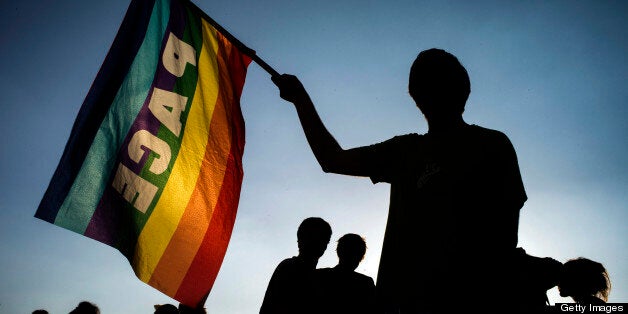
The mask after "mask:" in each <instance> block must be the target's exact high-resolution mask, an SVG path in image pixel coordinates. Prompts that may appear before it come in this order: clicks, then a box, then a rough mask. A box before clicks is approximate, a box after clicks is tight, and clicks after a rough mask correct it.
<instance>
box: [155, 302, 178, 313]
mask: <svg viewBox="0 0 628 314" xmlns="http://www.w3.org/2000/svg"><path fill="white" fill-rule="evenodd" d="M154 314H179V309H178V308H177V307H176V306H174V305H173V304H156V305H155V312H154Z"/></svg>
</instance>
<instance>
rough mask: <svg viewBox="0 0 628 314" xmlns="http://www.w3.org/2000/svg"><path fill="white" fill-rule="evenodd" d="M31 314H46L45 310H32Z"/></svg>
mask: <svg viewBox="0 0 628 314" xmlns="http://www.w3.org/2000/svg"><path fill="white" fill-rule="evenodd" d="M32 314H48V311H46V310H34V311H33V313H32Z"/></svg>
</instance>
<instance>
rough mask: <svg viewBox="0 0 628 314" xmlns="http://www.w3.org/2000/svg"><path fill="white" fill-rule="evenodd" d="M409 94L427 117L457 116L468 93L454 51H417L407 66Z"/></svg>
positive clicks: (468, 83)
mask: <svg viewBox="0 0 628 314" xmlns="http://www.w3.org/2000/svg"><path fill="white" fill-rule="evenodd" d="M408 90H409V92H410V96H412V99H414V101H415V102H416V104H417V106H418V107H419V109H420V110H421V112H422V113H423V115H425V118H426V119H427V120H428V121H430V120H431V119H434V118H435V117H436V118H438V117H442V116H461V115H462V113H463V112H464V106H465V104H466V102H467V99H468V98H469V94H470V93H471V83H470V81H469V74H468V73H467V70H466V69H465V68H464V67H463V66H462V64H461V63H460V62H459V61H458V58H456V57H455V56H454V55H452V54H451V53H449V52H446V51H444V50H442V49H437V48H432V49H428V50H424V51H421V52H420V53H419V55H418V56H417V58H416V59H415V61H414V63H413V64H412V68H411V69H410V79H409V84H408Z"/></svg>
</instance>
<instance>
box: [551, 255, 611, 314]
mask: <svg viewBox="0 0 628 314" xmlns="http://www.w3.org/2000/svg"><path fill="white" fill-rule="evenodd" d="M558 290H559V291H560V295H561V296H562V297H571V298H572V299H573V300H574V301H576V302H583V303H590V302H589V301H587V300H591V297H595V298H598V299H600V300H602V301H604V302H607V301H608V295H609V293H610V290H611V280H610V277H609V274H608V271H607V270H606V268H604V265H602V263H599V262H596V261H593V260H590V259H588V258H584V257H578V258H574V259H570V260H568V261H567V262H565V264H564V265H563V270H562V274H561V278H560V282H559V283H558Z"/></svg>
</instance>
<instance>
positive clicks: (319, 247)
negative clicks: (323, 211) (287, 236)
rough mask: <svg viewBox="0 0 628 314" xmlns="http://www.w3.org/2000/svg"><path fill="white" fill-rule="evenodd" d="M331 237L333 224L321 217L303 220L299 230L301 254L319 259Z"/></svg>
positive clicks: (298, 241)
mask: <svg viewBox="0 0 628 314" xmlns="http://www.w3.org/2000/svg"><path fill="white" fill-rule="evenodd" d="M329 239H331V226H330V225H329V223H327V221H325V220H323V219H322V218H319V217H309V218H306V219H305V220H303V221H302V222H301V224H300V225H299V229H298V230H297V243H298V246H299V255H300V256H303V257H306V258H312V259H314V258H315V259H317V260H318V258H320V257H321V256H323V253H325V249H327V244H329Z"/></svg>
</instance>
